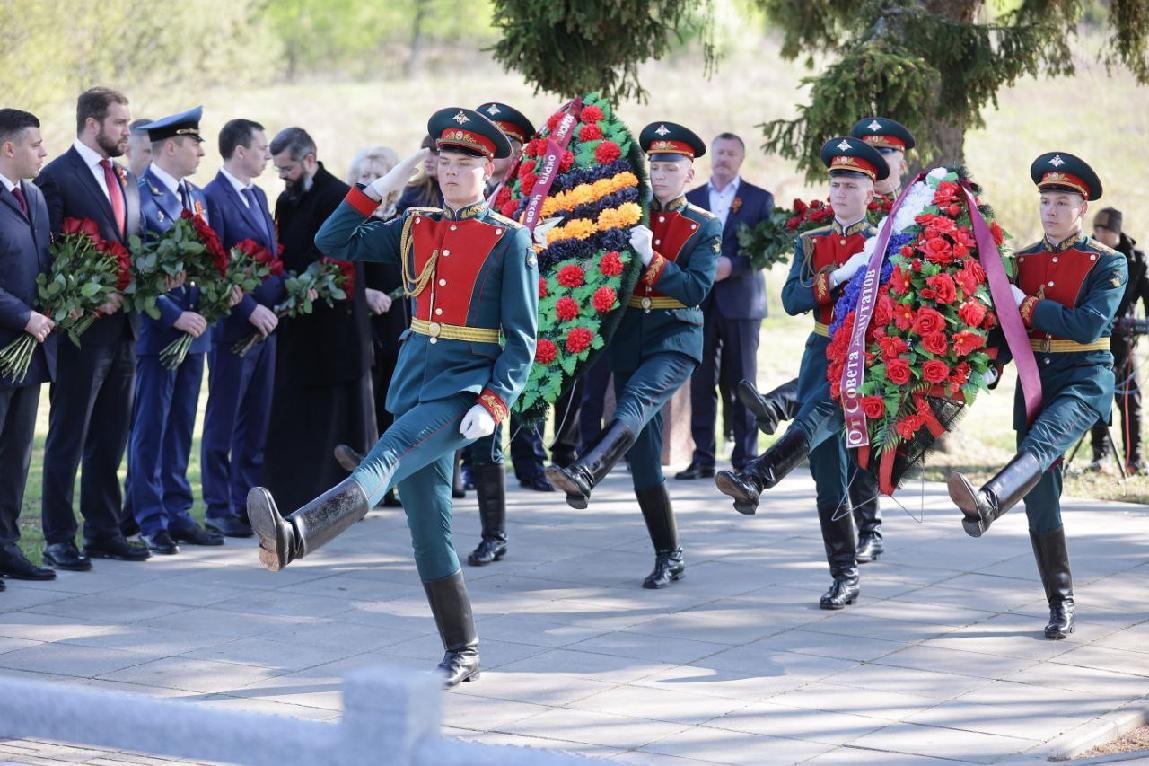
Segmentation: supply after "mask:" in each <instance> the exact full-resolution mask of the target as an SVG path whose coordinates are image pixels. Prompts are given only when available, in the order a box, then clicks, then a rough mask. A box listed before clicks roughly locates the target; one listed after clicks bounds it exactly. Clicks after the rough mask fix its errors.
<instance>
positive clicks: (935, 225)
mask: <svg viewBox="0 0 1149 766" xmlns="http://www.w3.org/2000/svg"><path fill="white" fill-rule="evenodd" d="M956 230H957V224H956V223H954V221H953V219H952V218H946V217H944V216H940V215H935V216H933V217H932V218H931V219H930V222H929V225H927V226H926V236H928V237H939V236H941V235H942V234H949V233H951V232H953V231H956Z"/></svg>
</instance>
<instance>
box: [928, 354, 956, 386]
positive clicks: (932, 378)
mask: <svg viewBox="0 0 1149 766" xmlns="http://www.w3.org/2000/svg"><path fill="white" fill-rule="evenodd" d="M949 374H950V368H949V365H947V364H946V363H945V362H943V361H941V360H940V359H930V360H928V361H926V363H925V364H923V365H922V378H924V379H925V381H926V382H927V383H941V382H942V381H943V380H945V379H946V377H947V376H948V375H949Z"/></svg>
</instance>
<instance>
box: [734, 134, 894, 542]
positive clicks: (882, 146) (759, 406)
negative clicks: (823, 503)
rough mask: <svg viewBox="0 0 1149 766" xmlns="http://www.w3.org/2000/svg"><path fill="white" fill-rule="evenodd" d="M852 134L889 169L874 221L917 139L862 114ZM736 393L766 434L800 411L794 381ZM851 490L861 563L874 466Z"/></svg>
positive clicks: (855, 475) (876, 517)
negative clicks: (763, 391)
mask: <svg viewBox="0 0 1149 766" xmlns="http://www.w3.org/2000/svg"><path fill="white" fill-rule="evenodd" d="M850 135H851V136H853V137H854V138H860V139H861V140H862V141H864V142H866V143H867V144H869V145H870V146H872V147H873V148H874V149H876V150H877V151H878V154H880V155H882V159H884V160H885V161H886V165H887V167H889V170H890V172H889V175H888V176H886V177H885V178H884V179H882V180H881V181H875V182H874V199H875V201H880V204H877V205H874V204H871V205H869V207H868V212H867V214H866V217H867V219H868V220H869V222H870V223H871V224H872V225H874V226H877V225H878V224H879V223H880V222H881V220H882V218H884V217H885V215H886V213H887V212H888V211H889V209H890V206H891V205H893V203H894V202H895V201H896V200H897V198H898V196H899V195H900V194H901V193H902V176H903V175H905V173H906V171H907V170H908V169H909V166H908V165H907V164H906V152H908V151H909V150H910V149H913V148H914V145H915V143H916V142H915V141H914V136H913V134H912V133H910V131H909V130H907V129H906V127H905V126H904V125H902V124H901V123H899V122H897V121H896V120H891V119H889V118H888V117H863V118H862V119H860V120H858V121H857V122H856V123H854V127H853V128H851V129H850ZM738 398H739V399H740V400H741V401H742V402H743V403H744V404H745V405H746V407H747V408H748V409H749V410H750V411H751V412H753V413H754V416H755V419H756V420H757V422H758V427H759V428H760V429H761V430H762V431H763V432H765V433H766V434H773V433H774V430H775V429H776V428H777V427H778V422H779V421H781V420H789V419H791V418H793V417H794V416H795V415H796V414H797V412H798V381H797V380H791V381H789V382H788V383H783V384H782V385H781V386H779V387H778V388H776V389H774V390H773V391H771V392H770V393H768V394H766V395H765V396H763V395H762V394H759V393H758V390H757V389H756V388H755V387H754V385H753V384H752V383H751V382H750V381H743V382H742V383H741V384H740V385H739V386H738ZM849 492H850V505H851V506H853V509H854V522H855V523H856V524H857V527H858V546H857V551H856V552H855V554H854V558H855V559H856V560H857V562H858V563H859V564H865V563H867V562H870V561H874V560H875V559H878V558H880V557H881V555H882V510H881V508H880V506H879V505H878V496H879V494H880V493H879V491H878V479H877V477H876V476H875V475H874V473H873V471H871V470H868V469H865V468H861V467H859V466H853V467H852V470H851V471H850V480H849Z"/></svg>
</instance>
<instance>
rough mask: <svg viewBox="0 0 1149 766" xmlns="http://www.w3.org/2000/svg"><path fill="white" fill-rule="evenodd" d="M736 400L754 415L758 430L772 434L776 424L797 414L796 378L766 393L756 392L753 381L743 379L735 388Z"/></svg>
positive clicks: (776, 426)
mask: <svg viewBox="0 0 1149 766" xmlns="http://www.w3.org/2000/svg"><path fill="white" fill-rule="evenodd" d="M736 392H737V394H738V401H740V402H742V406H743V407H745V408H746V409H747V410H749V411H750V413H751V414H752V415H753V416H754V420H755V423H756V424H757V425H758V430H759V431H761V432H762V433H764V434H766V435H767V436H773V435H774V431H776V430H777V428H778V424H779V423H780V422H782V421H783V420H791V419H793V418H794V417H795V416H796V415H797V414H798V379H797V378H795V379H794V380H791V381H787V382H786V383H783V384H782V385H780V386H778V387H777V388H775V389H774V390H772V391H770V392H769V393H767V394H760V393H758V389H757V387H756V386H755V385H754V383H753V382H751V381H749V380H744V381H742V382H741V383H739V384H738V387H737V389H736Z"/></svg>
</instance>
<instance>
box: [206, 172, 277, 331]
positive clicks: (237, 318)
mask: <svg viewBox="0 0 1149 766" xmlns="http://www.w3.org/2000/svg"><path fill="white" fill-rule="evenodd" d="M252 190H253V191H254V192H255V197H256V200H257V201H258V205H257V206H256V207H248V206H247V205H245V204H244V203H243V200H242V199H241V198H240V196H239V192H237V191H236V190H235V187H234V186H232V185H231V182H230V181H229V180H228V179H227V177H226V176H224V174H223V173H222V172H220V173H217V174H216V176H215V178H213V179H212V180H211V182H210V183H208V185H207V186H206V187H205V188H204V196H205V197H206V199H207V212H208V218H209V220H210V221H211V226H212V228H213V229H215V233H216V234H218V235H219V240H220V242H222V243H223V246H224V247H226V248H231V247H232V246H234V245H236V244H238V243H240V242H243V241H244V240H246V239H250V240H253V241H255V242H258V243H259V244H261V245H263V246H264V247H266V248H267V249H268V251H269V252H270V253H271V254H272V255H275V254H276V250H277V249H278V248H279V243H278V242H277V240H276V236H275V221H273V220H272V218H271V214H270V213H268V208H267V195H266V194H264V193H263V189H260V188H259V187H258V186H255V185H253V186H252ZM285 295H286V294H285V292H284V289H283V277H282V276H279V277H276V276H270V277H268V278H267V279H265V280H263V283H262V284H260V286H259V287H257V288H255V290H253V291H252V292H251V293H244V296H243V300H241V301H240V302H239V303H237V304H236V305H235V308H233V309H232V310H231V314H230V315H228V316H227V317H224V318H223V319H222V320H220V321H219V322H217V323H216V324H215V325H214V326H213V327H212V328H211V337H212V342H213V343H228V344H234V343H235V342H237V341H240V340H243V339H244V338H246V337H248V336H249V335H251V334H252V333H253V332H255V328H254V327H253V326H252V324H251V323H250V322H248V321H247V320H248V317H250V316H251V312H252V311H254V310H255V307H256V305H261V306H266V307H267V308H269V309H274V308H275V306H276V305H277V304H279V303H281V302H283V299H284V297H285Z"/></svg>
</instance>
